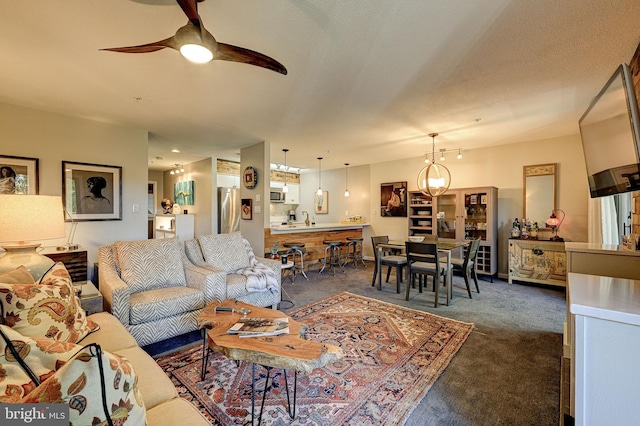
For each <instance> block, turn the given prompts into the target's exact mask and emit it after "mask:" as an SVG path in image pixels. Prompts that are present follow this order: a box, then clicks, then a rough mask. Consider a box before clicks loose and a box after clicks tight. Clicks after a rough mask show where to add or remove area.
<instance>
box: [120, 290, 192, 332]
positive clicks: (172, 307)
mask: <svg viewBox="0 0 640 426" xmlns="http://www.w3.org/2000/svg"><path fill="white" fill-rule="evenodd" d="M129 302H130V304H131V311H130V314H129V322H130V323H131V324H143V323H145V322H150V321H156V320H158V319H161V318H166V317H170V316H173V315H180V314H183V313H185V312H190V311H194V310H196V309H202V308H204V306H205V299H204V293H202V292H201V291H199V290H196V289H194V288H191V287H170V288H159V289H155V290H149V291H143V292H140V293H135V294H132V295H131V298H130V299H129Z"/></svg>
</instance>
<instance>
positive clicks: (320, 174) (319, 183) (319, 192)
mask: <svg viewBox="0 0 640 426" xmlns="http://www.w3.org/2000/svg"><path fill="white" fill-rule="evenodd" d="M316 194H318V196H322V157H318V191H317V192H316Z"/></svg>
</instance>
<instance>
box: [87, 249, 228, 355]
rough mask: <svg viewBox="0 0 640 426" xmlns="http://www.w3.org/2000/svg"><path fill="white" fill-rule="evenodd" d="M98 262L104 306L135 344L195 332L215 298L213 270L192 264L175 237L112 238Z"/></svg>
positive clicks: (100, 253) (102, 251)
mask: <svg viewBox="0 0 640 426" xmlns="http://www.w3.org/2000/svg"><path fill="white" fill-rule="evenodd" d="M98 261H99V274H100V292H101V293H102V295H103V298H104V305H105V308H106V309H107V310H109V311H110V312H111V313H112V314H113V315H114V316H115V317H116V318H117V319H118V320H119V321H120V322H121V323H122V324H123V325H124V326H125V328H126V329H127V330H128V331H129V332H130V333H131V334H132V335H133V337H134V338H135V339H136V341H137V342H138V345H140V346H143V345H148V344H150V343H154V342H157V341H160V340H163V339H168V338H170V337H174V336H177V335H180V334H183V333H187V332H189V331H193V330H197V329H198V327H197V324H196V319H197V318H198V316H199V315H200V312H201V311H202V309H203V308H204V307H205V306H206V305H207V304H208V303H209V302H211V301H212V300H213V299H214V297H215V291H214V289H215V286H216V276H215V274H212V272H211V271H210V270H208V269H203V268H198V267H196V266H194V265H193V264H191V262H189V260H188V259H187V257H186V255H185V253H184V248H183V246H182V243H181V242H180V241H179V240H177V239H159V240H141V241H116V242H115V243H114V244H112V245H110V246H104V247H100V251H99V260H98Z"/></svg>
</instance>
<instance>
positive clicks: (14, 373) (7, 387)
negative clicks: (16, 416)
mask: <svg viewBox="0 0 640 426" xmlns="http://www.w3.org/2000/svg"><path fill="white" fill-rule="evenodd" d="M10 345H11V346H12V347H13V348H14V349H15V350H16V352H17V353H18V354H19V355H20V357H21V358H22V359H23V360H24V362H25V363H26V364H27V365H28V366H29V368H30V369H31V371H33V373H34V375H35V377H36V378H37V379H38V380H39V381H40V382H42V381H44V380H45V379H46V378H47V377H49V376H50V375H51V374H52V372H53V371H55V370H57V369H58V368H60V367H61V366H62V365H63V364H64V363H65V362H66V361H67V360H68V359H69V358H71V357H72V356H73V355H74V354H75V353H76V352H77V351H78V350H79V349H80V348H81V346H78V345H76V344H75V343H67V342H59V341H56V340H51V339H44V338H40V339H38V338H33V339H32V338H30V337H27V336H23V335H22V334H20V333H19V332H17V331H16V330H14V329H12V328H10V327H7V326H5V325H0V403H16V402H19V401H20V399H21V398H22V397H24V396H25V395H26V394H27V393H29V392H30V391H32V390H33V389H35V387H36V383H35V382H34V381H33V380H32V378H31V377H30V376H29V374H27V372H26V371H25V370H24V368H23V367H22V366H21V365H20V364H19V362H18V360H17V359H16V357H15V356H14V355H13V353H12V351H11V350H10V349H9V346H10Z"/></svg>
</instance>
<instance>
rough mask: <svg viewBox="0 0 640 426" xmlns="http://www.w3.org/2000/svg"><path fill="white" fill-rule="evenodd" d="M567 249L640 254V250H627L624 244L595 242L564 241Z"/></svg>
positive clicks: (581, 251) (584, 251) (625, 254)
mask: <svg viewBox="0 0 640 426" xmlns="http://www.w3.org/2000/svg"><path fill="white" fill-rule="evenodd" d="M564 249H565V251H573V252H580V253H602V254H615V255H621V256H640V251H633V250H625V249H623V248H622V246H619V245H615V244H593V243H574V242H566V243H564Z"/></svg>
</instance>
